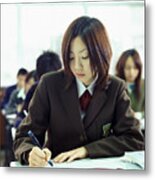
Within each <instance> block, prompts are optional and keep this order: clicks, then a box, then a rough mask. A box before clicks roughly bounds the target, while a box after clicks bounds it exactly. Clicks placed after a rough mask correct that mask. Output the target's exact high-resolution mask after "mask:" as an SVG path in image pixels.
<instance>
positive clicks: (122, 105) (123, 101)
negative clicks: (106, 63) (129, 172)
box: [85, 82, 144, 158]
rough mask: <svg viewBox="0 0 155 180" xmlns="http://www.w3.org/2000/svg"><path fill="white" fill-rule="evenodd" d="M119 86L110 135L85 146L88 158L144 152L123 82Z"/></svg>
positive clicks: (142, 140)
mask: <svg viewBox="0 0 155 180" xmlns="http://www.w3.org/2000/svg"><path fill="white" fill-rule="evenodd" d="M119 86H120V87H119V88H118V89H119V90H118V95H117V99H116V104H115V114H114V117H115V118H114V121H113V124H112V129H111V131H112V133H111V135H109V136H108V137H105V138H102V139H100V140H97V141H94V142H92V143H90V144H87V145H86V146H85V148H86V149H87V151H88V154H89V157H90V158H97V157H110V156H120V155H123V154H124V152H125V151H137V150H144V138H143V135H142V133H141V130H140V124H139V121H138V120H137V119H135V118H134V112H133V110H132V109H131V106H130V99H129V97H128V95H127V91H126V86H125V84H124V83H123V82H121V83H120V85H119Z"/></svg>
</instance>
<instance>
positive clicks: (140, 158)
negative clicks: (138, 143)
mask: <svg viewBox="0 0 155 180" xmlns="http://www.w3.org/2000/svg"><path fill="white" fill-rule="evenodd" d="M122 160H123V161H124V162H130V163H133V164H137V165H138V166H140V167H141V169H144V168H145V167H144V166H145V165H144V164H145V163H144V162H145V155H144V151H135V152H126V153H125V155H124V156H123V157H122Z"/></svg>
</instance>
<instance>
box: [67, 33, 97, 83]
mask: <svg viewBox="0 0 155 180" xmlns="http://www.w3.org/2000/svg"><path fill="white" fill-rule="evenodd" d="M70 68H71V71H72V73H73V74H74V76H75V77H76V78H78V79H79V80H80V81H82V83H83V84H84V85H86V86H88V85H89V84H90V83H91V82H92V81H93V80H94V77H95V76H94V75H95V73H94V71H92V68H91V64H90V58H89V53H88V49H87V47H86V45H85V44H84V43H83V41H82V39H81V38H80V37H79V36H78V37H76V38H74V39H73V40H72V42H71V48H70Z"/></svg>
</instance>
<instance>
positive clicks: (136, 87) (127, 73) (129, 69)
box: [116, 49, 145, 118]
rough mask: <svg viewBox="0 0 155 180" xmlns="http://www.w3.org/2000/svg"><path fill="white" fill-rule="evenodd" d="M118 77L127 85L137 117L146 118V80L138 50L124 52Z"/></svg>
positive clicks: (117, 72)
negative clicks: (143, 77)
mask: <svg viewBox="0 0 155 180" xmlns="http://www.w3.org/2000/svg"><path fill="white" fill-rule="evenodd" d="M116 75H117V76H118V77H120V78H122V79H124V80H125V81H126V83H127V89H128V95H129V96H130V99H131V107H132V108H133V110H134V111H135V112H136V113H135V116H138V117H139V118H143V116H144V101H145V97H144V80H143V79H142V78H141V75H142V62H141V58H140V55H139V53H138V51H137V50H136V49H129V50H126V51H124V52H123V53H122V54H121V56H120V58H119V60H118V63H117V65H116Z"/></svg>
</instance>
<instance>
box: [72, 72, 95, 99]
mask: <svg viewBox="0 0 155 180" xmlns="http://www.w3.org/2000/svg"><path fill="white" fill-rule="evenodd" d="M97 78H98V75H97V76H96V77H95V79H94V80H93V81H92V82H91V84H90V85H89V86H88V87H86V86H85V85H84V84H83V83H82V82H81V81H80V80H79V79H78V78H75V79H76V84H77V90H78V97H81V96H82V94H83V93H84V92H85V91H86V90H88V91H89V93H90V94H91V95H93V92H94V87H95V83H96V81H97Z"/></svg>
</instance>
